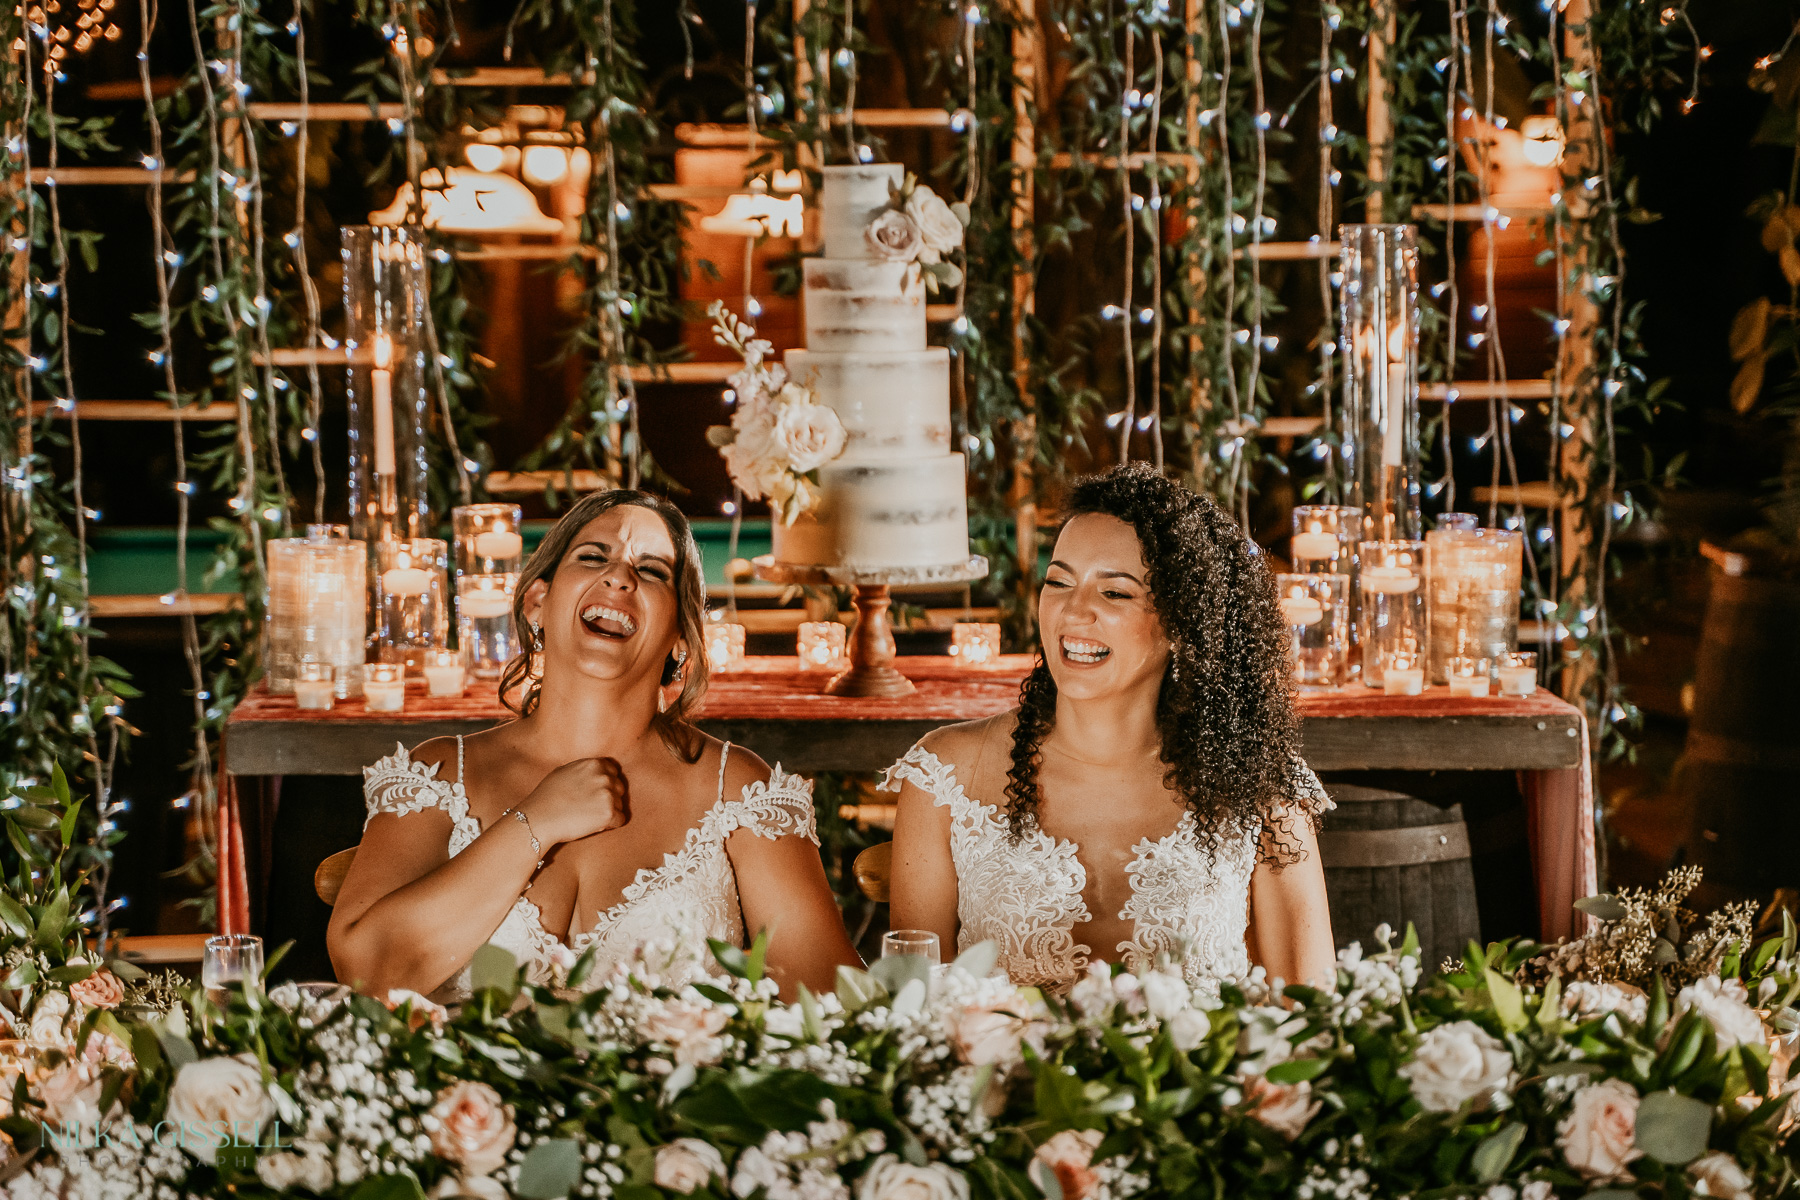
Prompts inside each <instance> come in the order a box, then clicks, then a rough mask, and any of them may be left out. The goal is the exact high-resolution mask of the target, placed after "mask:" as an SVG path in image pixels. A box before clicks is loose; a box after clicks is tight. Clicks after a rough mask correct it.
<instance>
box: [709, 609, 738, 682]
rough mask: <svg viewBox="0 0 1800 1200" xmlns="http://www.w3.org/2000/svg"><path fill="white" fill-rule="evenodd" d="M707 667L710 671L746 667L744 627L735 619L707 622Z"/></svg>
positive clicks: (733, 669) (735, 669) (734, 669)
mask: <svg viewBox="0 0 1800 1200" xmlns="http://www.w3.org/2000/svg"><path fill="white" fill-rule="evenodd" d="M706 668H707V670H709V671H741V670H743V669H744V627H743V626H742V625H739V624H738V623H737V622H735V621H708V622H707V623H706Z"/></svg>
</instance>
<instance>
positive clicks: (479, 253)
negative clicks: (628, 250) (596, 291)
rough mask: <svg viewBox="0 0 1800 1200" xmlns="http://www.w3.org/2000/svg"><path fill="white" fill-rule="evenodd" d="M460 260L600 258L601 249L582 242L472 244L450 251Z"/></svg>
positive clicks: (506, 260) (511, 260)
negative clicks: (500, 244) (524, 244)
mask: <svg viewBox="0 0 1800 1200" xmlns="http://www.w3.org/2000/svg"><path fill="white" fill-rule="evenodd" d="M450 253H451V254H452V255H453V256H454V257H455V258H456V259H457V260H458V261H460V262H515V261H521V260H524V261H530V260H533V259H545V260H550V261H561V260H563V259H567V258H599V257H600V249H599V247H597V246H589V245H586V244H584V243H581V242H552V243H549V244H546V245H538V246H471V247H469V248H467V249H464V250H452V251H451V252H450Z"/></svg>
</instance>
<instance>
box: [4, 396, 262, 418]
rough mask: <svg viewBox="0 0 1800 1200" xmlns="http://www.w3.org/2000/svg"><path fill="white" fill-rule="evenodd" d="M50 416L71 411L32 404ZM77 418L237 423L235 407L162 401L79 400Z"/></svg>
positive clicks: (34, 413) (33, 410)
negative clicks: (173, 404) (174, 403)
mask: <svg viewBox="0 0 1800 1200" xmlns="http://www.w3.org/2000/svg"><path fill="white" fill-rule="evenodd" d="M46 414H48V415H49V416H50V417H51V419H53V420H67V419H68V418H69V410H68V409H66V408H63V407H61V406H59V405H55V404H47V403H45V402H44V401H42V400H34V401H32V404H31V415H32V416H34V417H41V416H44V415H46ZM75 415H76V416H79V417H80V418H81V419H82V420H84V421H235V420H237V415H238V412H237V405H235V404H190V405H187V406H186V407H185V408H175V407H173V406H171V405H169V404H168V403H166V402H164V401H162V400H77V401H76V402H75Z"/></svg>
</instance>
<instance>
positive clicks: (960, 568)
mask: <svg viewBox="0 0 1800 1200" xmlns="http://www.w3.org/2000/svg"><path fill="white" fill-rule="evenodd" d="M752 563H753V565H754V566H755V568H756V575H757V578H759V579H765V580H767V581H769V582H770V583H793V584H828V585H831V586H834V587H849V588H854V589H855V593H854V595H853V597H852V599H851V603H852V604H853V605H854V606H855V608H856V628H855V629H854V630H852V631H851V634H850V647H849V651H850V666H849V668H848V669H847V670H845V671H844V672H842V673H841V674H839V675H838V676H837V677H836V678H835V679H833V680H832V681H831V682H830V683H829V684H827V685H826V686H825V691H826V693H827V694H829V695H832V696H861V697H866V698H872V699H877V700H888V699H893V698H896V697H899V696H910V695H912V692H913V685H912V681H911V680H909V679H907V678H906V676H904V675H902V674H901V673H900V672H899V670H898V669H897V668H895V666H894V657H895V651H894V631H893V628H892V626H891V625H890V624H889V623H888V606H889V605H890V604H892V603H893V598H892V597H891V596H890V595H889V594H888V589H889V588H890V587H892V586H893V585H895V584H902V585H905V584H932V583H968V582H970V581H971V580H975V579H985V578H987V573H988V564H987V559H985V558H983V557H982V556H981V555H979V554H973V555H970V556H969V557H968V558H967V559H966V560H964V561H963V562H961V563H951V564H948V565H945V566H938V567H886V568H863V567H817V566H798V565H795V564H793V563H783V562H776V561H775V558H774V556H773V555H768V554H765V555H762V556H761V557H759V558H756V559H753V560H752Z"/></svg>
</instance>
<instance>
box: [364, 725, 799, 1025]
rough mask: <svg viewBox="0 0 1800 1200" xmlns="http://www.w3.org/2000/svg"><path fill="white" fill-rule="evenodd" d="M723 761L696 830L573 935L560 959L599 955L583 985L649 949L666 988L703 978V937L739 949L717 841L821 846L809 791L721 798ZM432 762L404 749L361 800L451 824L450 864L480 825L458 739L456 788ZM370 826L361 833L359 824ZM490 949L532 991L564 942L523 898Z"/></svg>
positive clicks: (462, 988)
mask: <svg viewBox="0 0 1800 1200" xmlns="http://www.w3.org/2000/svg"><path fill="white" fill-rule="evenodd" d="M730 752H731V745H730V743H726V745H725V747H724V749H723V750H722V751H721V752H720V755H719V793H718V798H717V799H716V800H715V801H714V802H713V806H712V807H711V808H710V809H708V810H707V811H706V815H705V816H703V817H702V818H701V819H700V822H699V824H697V825H695V826H693V827H692V828H690V829H689V830H688V832H687V838H686V840H685V841H684V842H683V843H682V847H681V849H679V850H677V851H676V852H674V853H673V854H665V855H664V856H663V862H662V865H661V866H659V867H656V868H654V869H652V868H648V867H646V868H644V869H642V870H640V871H638V873H637V877H636V878H635V879H633V880H632V882H631V884H630V885H629V886H628V887H626V889H625V892H624V894H623V895H622V896H621V897H620V898H619V902H618V903H617V904H615V905H613V906H612V907H611V908H609V909H607V910H606V911H605V912H603V913H601V914H600V916H599V918H598V920H596V922H595V923H594V927H593V928H592V929H588V930H584V931H581V932H578V933H576V934H574V935H573V936H572V937H571V938H570V939H569V941H568V943H567V950H568V951H569V952H573V954H580V953H581V952H583V951H585V950H587V949H588V948H590V947H597V948H598V958H597V960H596V962H595V967H594V971H593V972H592V974H591V975H590V976H589V978H591V979H593V980H595V981H598V980H601V979H604V978H605V977H606V976H607V975H608V974H610V972H611V968H612V966H613V965H614V964H616V963H618V962H620V961H623V960H624V959H626V958H629V957H631V956H632V955H633V954H635V953H637V951H638V950H639V949H640V948H642V947H646V946H651V947H654V952H655V954H656V956H657V961H658V965H659V968H660V973H661V975H662V978H663V979H664V980H665V981H666V982H669V983H671V984H672V985H673V986H676V987H680V986H681V985H682V984H684V983H686V982H688V981H689V980H691V979H693V978H694V977H695V976H697V975H699V974H701V973H703V972H704V971H705V970H706V969H707V968H708V966H709V965H710V963H711V961H712V958H711V953H710V951H709V950H708V949H707V945H706V941H707V939H708V938H716V939H718V940H719V941H723V942H729V943H731V944H732V945H738V946H741V945H743V943H744V914H743V909H742V907H741V905H740V903H739V900H738V888H737V876H736V874H735V873H734V872H733V871H732V867H731V856H730V855H729V854H728V853H727V852H726V849H725V842H726V840H727V839H728V838H730V837H731V835H732V834H734V833H736V832H737V831H738V830H740V829H744V830H748V831H750V832H751V833H753V834H755V835H756V836H757V837H762V838H768V839H770V840H771V841H772V840H774V839H776V838H781V837H790V836H798V837H804V838H806V839H807V840H808V841H810V842H812V843H813V844H814V845H817V844H818V841H819V837H818V832H817V829H816V826H815V821H814V817H813V805H812V784H810V783H809V782H807V781H806V780H804V779H802V778H800V777H799V776H797V775H790V774H788V773H787V772H785V771H783V770H782V769H781V768H780V767H779V766H777V767H776V768H775V769H774V771H773V772H772V773H771V774H770V776H769V778H768V780H767V781H758V782H756V783H752V784H750V785H749V786H747V787H745V788H744V790H743V794H742V795H741V796H739V797H738V798H737V799H735V800H727V799H726V798H725V763H726V758H727V756H728V755H729V754H730ZM437 769H438V765H437V764H436V763H420V762H414V761H413V760H412V756H411V755H409V754H408V753H407V752H406V750H405V749H404V748H403V747H400V746H396V747H395V748H394V753H392V754H390V755H388V756H387V757H386V758H383V759H381V760H380V761H378V762H376V763H375V764H374V765H373V766H369V767H364V768H363V797H364V800H365V801H366V803H367V805H368V819H373V818H374V817H376V816H378V815H380V814H382V813H388V814H391V815H393V816H406V815H408V814H409V813H416V812H423V811H425V810H426V809H435V810H438V811H441V812H443V813H444V814H445V815H446V816H448V817H449V818H450V842H449V850H450V857H452V858H454V857H456V856H457V855H458V854H460V853H462V852H463V851H464V850H466V849H467V848H468V847H469V844H470V843H472V842H473V841H474V840H475V839H476V838H477V837H479V836H480V835H481V825H480V823H479V822H478V821H477V820H476V819H475V818H474V817H473V816H471V815H470V813H469V798H468V796H467V795H466V794H465V793H464V791H463V781H462V776H463V762H462V739H461V738H458V739H457V740H456V780H455V782H449V781H446V780H442V779H439V778H438V777H437ZM368 819H365V821H364V824H365V825H367V823H368ZM487 940H488V942H489V943H490V944H492V945H496V946H499V947H501V948H502V949H504V950H507V951H509V952H510V953H511V954H512V955H513V957H514V958H516V959H518V960H519V962H520V964H521V965H522V966H523V967H524V968H525V972H526V976H527V978H529V979H530V980H531V981H532V982H534V983H548V982H550V978H551V969H552V965H553V964H554V962H555V960H556V959H557V958H558V957H559V956H565V957H566V955H565V953H564V943H563V942H562V941H561V940H560V939H559V938H557V936H556V935H555V934H553V933H551V932H550V931H549V930H547V929H545V928H544V921H543V914H542V913H541V912H540V911H539V910H538V906H537V905H536V904H534V903H532V901H531V900H530V899H529V898H527V897H525V896H521V897H519V899H518V900H517V902H515V903H514V904H513V906H512V908H511V909H509V910H508V911H507V914H506V916H505V917H504V918H503V919H502V920H501V922H500V924H499V926H498V927H496V928H495V929H494V931H493V932H492V933H491V934H490V935H489V936H488V938H487ZM469 989H470V980H469V967H468V966H467V965H466V964H465V965H464V966H463V967H462V968H461V969H460V970H458V971H457V972H456V973H455V974H454V975H452V976H451V977H450V978H449V979H448V980H446V981H445V982H444V983H443V984H442V985H441V986H440V987H438V989H437V990H436V991H434V992H432V994H431V998H432V999H433V1000H436V1001H438V1002H439V1003H442V1004H454V1003H459V1002H461V1001H462V1000H465V999H467V998H468V995H469Z"/></svg>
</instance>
